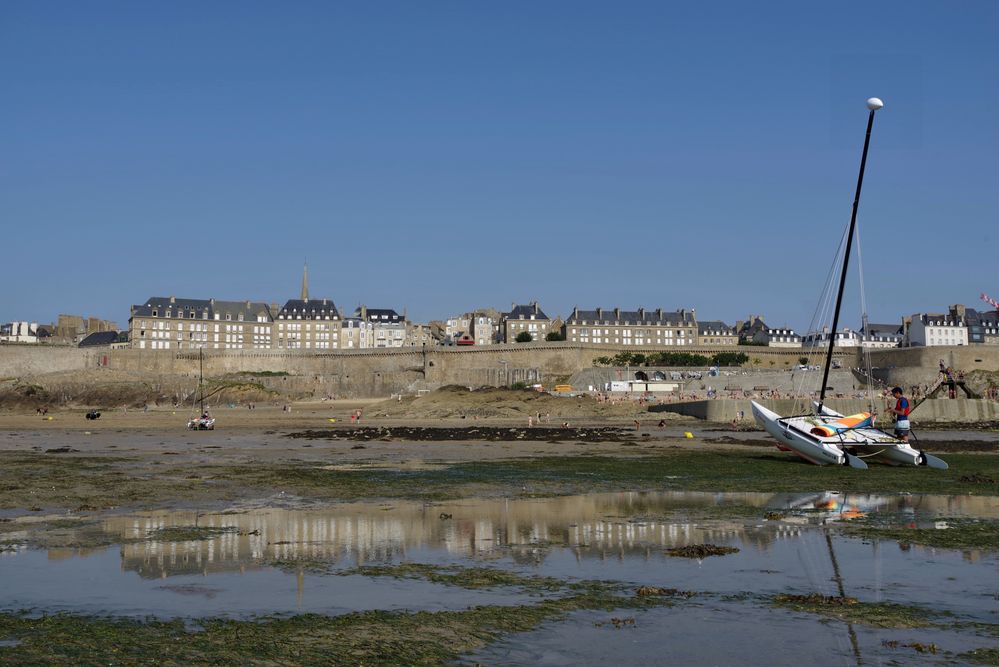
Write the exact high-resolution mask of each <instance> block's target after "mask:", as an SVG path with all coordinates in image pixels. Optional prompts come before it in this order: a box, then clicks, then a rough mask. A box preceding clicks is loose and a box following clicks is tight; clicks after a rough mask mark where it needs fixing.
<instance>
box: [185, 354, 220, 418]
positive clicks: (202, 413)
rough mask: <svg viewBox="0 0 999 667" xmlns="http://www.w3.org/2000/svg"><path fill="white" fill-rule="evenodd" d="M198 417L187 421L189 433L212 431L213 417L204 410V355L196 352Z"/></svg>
mask: <svg viewBox="0 0 999 667" xmlns="http://www.w3.org/2000/svg"><path fill="white" fill-rule="evenodd" d="M198 404H199V405H200V411H199V412H198V416H196V417H191V418H190V419H188V420H187V428H188V429H189V430H191V431H214V430H215V417H212V415H211V413H209V412H208V410H207V409H205V354H204V351H203V350H198Z"/></svg>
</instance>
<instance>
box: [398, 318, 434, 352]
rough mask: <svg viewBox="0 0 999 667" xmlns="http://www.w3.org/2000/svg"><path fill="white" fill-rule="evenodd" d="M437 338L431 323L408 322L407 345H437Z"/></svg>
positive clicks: (405, 343)
mask: <svg viewBox="0 0 999 667" xmlns="http://www.w3.org/2000/svg"><path fill="white" fill-rule="evenodd" d="M438 344H439V343H438V341H437V338H436V337H434V335H433V331H432V327H431V325H429V324H415V323H413V322H407V323H406V338H405V342H404V345H405V346H406V347H423V346H426V347H436V346H437V345H438Z"/></svg>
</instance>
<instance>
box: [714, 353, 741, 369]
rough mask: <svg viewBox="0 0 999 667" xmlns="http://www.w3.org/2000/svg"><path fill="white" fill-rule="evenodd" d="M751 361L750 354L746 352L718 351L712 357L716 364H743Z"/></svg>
mask: <svg viewBox="0 0 999 667" xmlns="http://www.w3.org/2000/svg"><path fill="white" fill-rule="evenodd" d="M747 361H749V355H747V354H746V353H745V352H718V353H717V354H715V355H714V356H713V357H711V363H712V364H714V365H715V366H741V365H743V364H744V363H746V362H747Z"/></svg>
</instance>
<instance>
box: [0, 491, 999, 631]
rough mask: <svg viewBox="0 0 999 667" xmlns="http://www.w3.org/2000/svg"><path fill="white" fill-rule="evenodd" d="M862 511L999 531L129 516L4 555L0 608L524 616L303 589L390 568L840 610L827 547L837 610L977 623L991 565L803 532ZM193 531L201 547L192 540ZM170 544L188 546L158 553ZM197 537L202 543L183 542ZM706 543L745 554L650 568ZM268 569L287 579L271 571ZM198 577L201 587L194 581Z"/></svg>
mask: <svg viewBox="0 0 999 667" xmlns="http://www.w3.org/2000/svg"><path fill="white" fill-rule="evenodd" d="M726 505H729V506H733V507H732V509H725V506H726ZM746 507H752V508H756V509H750V510H749V511H746V510H745V508H746ZM770 510H779V511H781V512H782V513H783V514H784V515H785V519H784V520H783V521H766V520H764V519H763V517H764V515H765V513H766V512H767V511H770ZM875 511H878V512H886V513H891V512H894V513H902V514H903V515H904V516H905V517H906V519H907V521H909V520H910V519H911V522H913V523H916V524H918V525H921V526H933V525H934V520H935V519H938V518H940V517H945V516H978V517H984V518H994V517H997V516H999V506H997V502H996V499H993V498H980V497H974V498H971V497H964V498H952V497H942V496H941V497H928V496H892V497H882V496H852V495H851V496H845V495H843V496H841V495H838V494H833V493H820V494H810V495H801V494H797V495H791V494H780V495H773V494H758V493H752V494H731V493H726V494H706V493H614V494H593V495H587V496H575V497H564V498H551V499H535V500H467V501H460V502H454V503H447V504H434V505H423V504H420V503H408V502H407V503H395V504H391V505H388V504H383V505H373V504H353V505H339V506H334V507H327V508H322V509H316V508H313V509H294V510H289V509H280V508H273V507H266V508H255V509H240V510H238V511H236V510H231V511H227V512H215V513H200V512H194V511H183V512H181V511H156V512H140V513H135V514H130V515H121V516H113V517H108V518H105V519H104V520H103V521H102V526H101V527H102V528H103V530H104V531H105V532H107V533H109V534H110V535H111V537H112V538H113V539H115V540H117V541H119V542H120V543H121V546H120V547H114V548H111V549H95V550H94V551H92V552H90V553H89V554H88V553H84V552H82V551H73V550H71V549H58V550H56V549H52V550H49V551H47V552H45V553H43V552H41V551H38V550H32V549H26V548H21V547H14V548H13V549H12V550H7V549H6V548H5V550H4V552H3V553H2V554H0V587H2V588H3V591H4V596H3V601H2V602H0V608H3V609H26V608H30V609H37V610H51V611H77V612H86V613H122V614H126V615H136V616H143V615H149V614H152V615H156V616H162V617H176V616H199V615H209V616H210V615H216V614H225V615H236V616H240V615H254V614H265V613H285V612H296V611H315V612H318V613H343V612H345V611H348V610H364V609H383V610H391V609H411V610H412V609H430V610H433V609H464V608H466V607H468V606H469V605H476V604H521V603H523V602H524V601H525V600H527V599H529V598H528V597H527V593H525V592H523V591H520V590H517V589H502V588H501V589H490V590H482V591H467V590H463V589H458V588H455V587H449V586H442V585H440V584H434V583H432V582H428V581H413V580H405V581H399V580H395V579H392V578H390V577H375V578H370V577H365V576H361V575H352V576H325V575H323V574H316V573H313V571H312V570H311V568H309V567H308V565H309V564H310V561H320V562H326V563H332V564H333V565H334V567H335V568H349V567H351V566H353V565H355V564H358V563H370V562H391V561H401V560H406V561H413V562H423V563H438V564H455V563H457V564H462V565H470V564H481V563H482V561H490V562H492V563H494V565H495V566H496V567H500V568H505V567H511V566H512V567H514V568H515V569H527V570H530V571H531V572H532V573H535V574H539V575H544V576H554V577H558V578H567V577H568V578H574V579H602V580H612V581H619V582H627V583H628V584H629V585H646V584H649V585H656V586H664V587H677V588H683V589H685V590H702V591H712V592H715V593H719V594H742V593H745V592H747V591H749V592H754V593H760V594H763V595H769V594H774V593H776V592H784V591H787V590H796V591H802V592H811V591H818V592H821V593H822V594H825V595H832V594H838V593H839V591H837V590H836V589H834V588H833V587H832V583H831V582H832V581H833V579H832V577H834V575H835V572H834V571H833V570H834V568H833V565H832V564H831V562H830V556H831V554H832V552H833V549H832V547H833V545H835V558H836V565H837V566H838V568H839V571H840V573H841V578H840V581H841V582H842V584H843V585H844V587H845V589H846V592H847V594H849V595H857V596H864V597H867V598H870V599H875V600H880V599H882V596H883V595H885V592H886V591H890V592H891V595H890V599H891V600H892V601H898V602H903V603H913V604H932V605H934V606H937V607H940V608H946V609H950V610H953V611H955V612H959V613H971V614H977V615H978V617H979V618H981V619H985V620H988V619H989V618H991V617H990V616H988V613H991V612H989V611H988V610H991V609H992V608H993V607H994V597H992V596H991V595H989V596H984V597H983V594H982V590H981V581H982V577H983V576H992V572H993V570H994V568H995V562H996V558H995V555H994V554H989V553H987V554H986V556H985V557H984V558H983V559H982V562H981V563H975V562H974V558H970V557H969V556H970V554H960V553H958V552H953V551H950V552H945V551H935V550H932V549H926V550H923V549H920V548H919V547H912V548H911V550H908V551H905V550H902V549H901V548H899V547H900V546H901V545H899V546H894V547H893V548H885V547H888V546H892V545H891V543H887V544H886V543H880V542H878V541H874V542H864V541H861V540H854V539H842V538H838V537H836V536H835V535H831V536H830V534H829V533H828V532H827V531H824V530H821V529H819V530H817V529H815V528H814V527H813V526H810V525H809V524H821V523H825V522H828V521H841V520H845V519H846V518H847V517H848V516H854V515H857V514H860V513H866V512H875ZM193 526H196V527H198V528H200V529H207V530H191V527H193ZM92 528H93V526H90V528H88V530H89V529H92ZM164 529H171V530H164ZM185 534H186V535H185ZM12 535H15V534H13V533H6V534H5V538H6V539H5V541H15V542H16V541H17V540H11V539H10V538H11V536H12ZM19 535H20V537H18V538H17V539H19V540H23V542H24V543H27V542H28V540H29V539H30V538H31V533H30V531H25V532H23V533H20V534H19ZM171 535H172V536H174V537H189V538H191V539H181V540H173V539H165V538H166V537H167V536H171ZM197 536H201V537H207V538H208V539H201V540H199V539H193V538H194V537H197ZM830 537H831V539H827V538H830ZM704 542H709V543H715V544H719V545H727V546H737V547H740V549H741V551H740V552H739V553H738V554H734V555H731V556H727V557H725V558H709V559H706V560H704V561H703V562H700V561H692V560H690V559H684V558H669V557H668V556H666V555H665V553H664V551H665V548H667V547H672V546H682V545H686V544H696V543H704ZM972 553H973V552H972ZM73 555H75V556H84V557H71V556H73ZM274 561H284V562H285V564H290V567H281V568H275V567H273V565H274ZM969 561H971V562H969ZM985 573H988V574H987V575H986V574H985ZM208 574H211V575H212V578H211V581H210V582H207V581H206V580H205V579H204V576H205V575H208ZM185 575H186V576H185ZM168 578H169V579H168ZM164 579H168V580H166V581H164ZM206 584H210V585H206Z"/></svg>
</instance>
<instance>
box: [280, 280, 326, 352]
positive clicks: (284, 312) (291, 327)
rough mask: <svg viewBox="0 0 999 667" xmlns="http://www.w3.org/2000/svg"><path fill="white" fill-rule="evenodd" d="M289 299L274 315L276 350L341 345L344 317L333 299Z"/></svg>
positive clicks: (306, 293) (306, 297) (316, 348)
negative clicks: (342, 319) (342, 317)
mask: <svg viewBox="0 0 999 667" xmlns="http://www.w3.org/2000/svg"><path fill="white" fill-rule="evenodd" d="M304 294H305V298H304V299H289V300H288V301H287V302H285V304H284V306H282V307H281V310H279V311H278V314H277V316H276V317H275V318H274V324H273V327H272V336H271V347H272V349H275V350H336V349H339V348H340V331H341V318H340V312H339V311H338V310H337V309H336V305H335V304H334V303H333V301H332V300H330V299H309V298H308V291H306V292H304Z"/></svg>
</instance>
